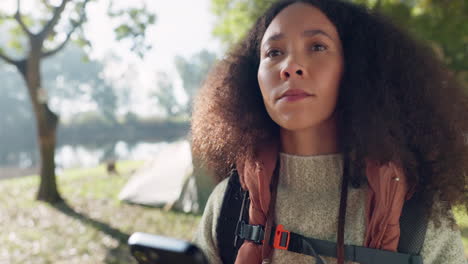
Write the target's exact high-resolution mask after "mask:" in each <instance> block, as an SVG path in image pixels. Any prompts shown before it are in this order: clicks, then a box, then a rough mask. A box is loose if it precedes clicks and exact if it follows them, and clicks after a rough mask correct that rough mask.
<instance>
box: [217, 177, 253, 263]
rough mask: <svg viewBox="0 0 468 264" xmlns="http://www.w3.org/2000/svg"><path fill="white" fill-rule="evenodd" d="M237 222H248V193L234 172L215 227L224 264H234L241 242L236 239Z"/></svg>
mask: <svg viewBox="0 0 468 264" xmlns="http://www.w3.org/2000/svg"><path fill="white" fill-rule="evenodd" d="M243 204H244V206H243ZM242 207H244V208H242ZM241 211H242V213H241ZM239 220H245V221H248V192H247V191H245V190H243V189H242V187H241V184H240V182H239V175H238V173H237V171H236V170H234V171H233V172H232V173H231V176H230V178H229V180H228V184H227V187H226V192H225V193H224V198H223V203H222V205H221V212H220V216H219V218H218V220H217V225H216V238H217V241H218V248H219V255H220V257H221V260H222V261H223V263H224V264H232V263H234V261H235V260H236V256H237V251H238V249H239V247H240V246H241V244H242V242H243V241H241V240H239V239H236V233H237V231H238V228H239V227H238V222H240V221H239Z"/></svg>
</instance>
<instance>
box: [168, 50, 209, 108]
mask: <svg viewBox="0 0 468 264" xmlns="http://www.w3.org/2000/svg"><path fill="white" fill-rule="evenodd" d="M215 61H216V54H214V53H211V52H209V51H208V50H202V51H200V52H198V53H196V54H194V55H192V56H191V57H190V58H184V57H181V56H176V57H175V59H174V62H175V66H176V68H177V71H178V73H179V76H180V78H181V79H182V84H183V87H184V90H185V93H186V94H187V97H188V102H189V103H188V104H187V109H185V111H186V112H189V109H190V107H191V104H192V102H193V97H194V96H195V94H196V93H197V90H198V88H200V86H201V84H202V82H203V81H204V80H205V78H206V75H207V74H208V71H209V70H210V69H211V66H213V64H214V62H215Z"/></svg>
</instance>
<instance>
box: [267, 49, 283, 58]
mask: <svg viewBox="0 0 468 264" xmlns="http://www.w3.org/2000/svg"><path fill="white" fill-rule="evenodd" d="M266 55H267V57H270V58H273V57H276V56H279V55H281V51H279V50H269V51H268V52H267V54H266Z"/></svg>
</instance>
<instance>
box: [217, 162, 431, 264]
mask: <svg viewBox="0 0 468 264" xmlns="http://www.w3.org/2000/svg"><path fill="white" fill-rule="evenodd" d="M248 204H249V194H248V192H247V191H245V190H243V189H242V187H241V185H240V181H239V175H238V173H237V171H235V170H234V171H233V172H232V173H231V175H230V176H229V180H228V184H227V187H226V191H225V193H224V198H223V203H222V206H221V213H220V216H219V218H218V219H217V227H216V234H217V235H216V236H217V241H218V248H219V253H220V257H221V259H222V261H223V263H224V264H232V263H234V262H235V259H236V256H237V251H238V250H239V248H240V246H241V245H242V243H243V242H244V240H245V239H247V240H250V241H254V242H255V240H257V241H256V242H257V243H259V242H260V241H261V238H260V239H259V237H263V235H264V234H263V229H262V228H263V227H261V226H252V225H248V224H247V223H248V219H249V216H248V207H249V206H248ZM421 205H422V199H421V196H420V195H418V194H415V195H413V197H412V198H411V199H410V200H408V201H406V202H405V204H404V206H403V211H402V215H401V217H400V241H399V244H398V252H391V251H385V250H379V249H373V248H366V247H362V246H353V245H345V260H346V261H354V262H358V263H361V264H423V261H422V257H421V255H420V252H421V249H422V246H423V243H424V238H425V235H426V229H427V222H428V219H427V217H425V214H424V207H423V206H421ZM278 227H280V228H282V226H281V225H278ZM280 231H282V230H280ZM286 232H287V231H286ZM286 232H278V228H277V231H276V232H275V234H276V235H279V237H277V238H274V237H275V235H272V236H271V237H272V240H273V239H275V241H269V243H271V244H272V245H274V247H275V248H276V246H279V247H280V248H281V249H286V250H289V251H293V252H297V253H302V254H307V255H311V256H314V257H316V258H317V261H318V262H317V263H323V262H322V260H321V259H320V258H319V257H318V255H322V256H328V257H335V258H336V243H334V242H330V241H325V240H320V239H315V238H308V237H303V236H301V235H299V234H295V233H292V232H291V233H290V234H289V232H287V234H286ZM272 234H273V233H272ZM283 234H286V235H287V236H283ZM285 238H287V240H286V239H285ZM290 239H291V241H290ZM286 242H287V243H286ZM286 244H287V245H288V246H286ZM282 246H283V247H282ZM285 246H286V247H285Z"/></svg>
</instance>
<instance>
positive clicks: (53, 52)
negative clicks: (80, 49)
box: [41, 27, 76, 58]
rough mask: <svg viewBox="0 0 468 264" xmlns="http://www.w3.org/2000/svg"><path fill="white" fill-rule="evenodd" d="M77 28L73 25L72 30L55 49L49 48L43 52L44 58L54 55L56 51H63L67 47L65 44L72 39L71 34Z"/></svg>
mask: <svg viewBox="0 0 468 264" xmlns="http://www.w3.org/2000/svg"><path fill="white" fill-rule="evenodd" d="M75 29H76V27H73V29H72V30H70V32H68V34H67V37H66V38H65V40H64V41H63V42H62V43H61V44H60V45H58V46H57V47H56V48H55V49H52V50H49V51H47V52H43V53H42V55H41V57H43V58H46V57H50V56H52V55H54V54H55V53H57V52H59V51H61V50H62V49H63V48H64V47H65V45H67V43H68V41H69V40H70V37H71V35H72V34H73V32H75Z"/></svg>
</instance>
